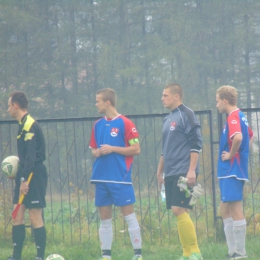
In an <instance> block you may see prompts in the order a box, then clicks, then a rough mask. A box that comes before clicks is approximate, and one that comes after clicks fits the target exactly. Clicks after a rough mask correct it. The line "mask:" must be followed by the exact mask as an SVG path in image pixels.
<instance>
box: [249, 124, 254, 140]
mask: <svg viewBox="0 0 260 260" xmlns="http://www.w3.org/2000/svg"><path fill="white" fill-rule="evenodd" d="M248 134H249V138H250V139H251V138H252V137H253V136H254V133H253V131H252V129H251V128H250V127H249V126H248Z"/></svg>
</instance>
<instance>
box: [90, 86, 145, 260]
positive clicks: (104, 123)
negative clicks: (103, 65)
mask: <svg viewBox="0 0 260 260" xmlns="http://www.w3.org/2000/svg"><path fill="white" fill-rule="evenodd" d="M115 105H116V93H115V91H114V90H113V89H110V88H105V89H101V90H99V91H98V92H97V94H96V107H97V109H98V112H99V113H100V114H104V115H105V116H104V117H102V118H101V119H99V120H98V121H96V122H95V124H94V126H93V129H92V134H91V139H90V144H89V146H90V148H91V149H92V155H93V156H94V157H95V162H94V165H93V172H92V176H91V183H94V184H95V185H96V191H95V205H96V207H97V208H98V211H99V215H100V229H99V239H100V242H101V250H102V258H100V259H101V260H108V259H111V246H112V239H113V229H112V205H115V206H118V207H120V208H121V212H122V214H123V215H124V218H125V221H126V223H127V224H128V231H129V235H130V239H131V242H132V246H133V248H134V257H133V260H142V252H141V246H142V244H141V243H142V241H141V234H140V227H139V224H138V221H137V219H136V216H135V213H134V206H133V203H134V202H135V195H134V189H133V185H132V179H131V170H132V163H133V156H134V155H137V154H139V153H140V145H139V140H138V132H137V130H136V127H135V125H134V123H133V122H132V121H130V120H129V119H128V118H126V117H125V116H123V115H121V114H119V113H118V112H117V110H116V107H115Z"/></svg>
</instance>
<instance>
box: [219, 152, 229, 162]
mask: <svg viewBox="0 0 260 260" xmlns="http://www.w3.org/2000/svg"><path fill="white" fill-rule="evenodd" d="M230 159H231V158H230V153H229V152H227V151H223V152H222V154H221V160H222V161H228V160H230Z"/></svg>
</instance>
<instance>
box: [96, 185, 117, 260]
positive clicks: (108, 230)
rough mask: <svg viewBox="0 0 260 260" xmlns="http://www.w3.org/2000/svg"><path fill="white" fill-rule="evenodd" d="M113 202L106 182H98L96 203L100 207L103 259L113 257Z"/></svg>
mask: <svg viewBox="0 0 260 260" xmlns="http://www.w3.org/2000/svg"><path fill="white" fill-rule="evenodd" d="M112 204H113V200H112V198H111V196H110V193H109V189H108V187H107V184H106V183H97V184H96V194H95V205H96V207H97V208H98V211H99V216H100V227H99V240H100V243H101V252H102V258H101V259H111V248H112V241H113V228H112Z"/></svg>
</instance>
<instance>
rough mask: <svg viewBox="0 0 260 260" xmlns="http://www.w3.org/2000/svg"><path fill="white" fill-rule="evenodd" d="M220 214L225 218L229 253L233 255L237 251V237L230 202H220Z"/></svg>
mask: <svg viewBox="0 0 260 260" xmlns="http://www.w3.org/2000/svg"><path fill="white" fill-rule="evenodd" d="M220 214H221V216H222V219H223V224H224V233H225V236H226V241H227V246H228V255H229V256H232V255H233V254H234V253H235V251H236V250H235V239H234V233H233V218H232V215H231V214H230V210H229V203H223V202H221V203H220Z"/></svg>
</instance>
